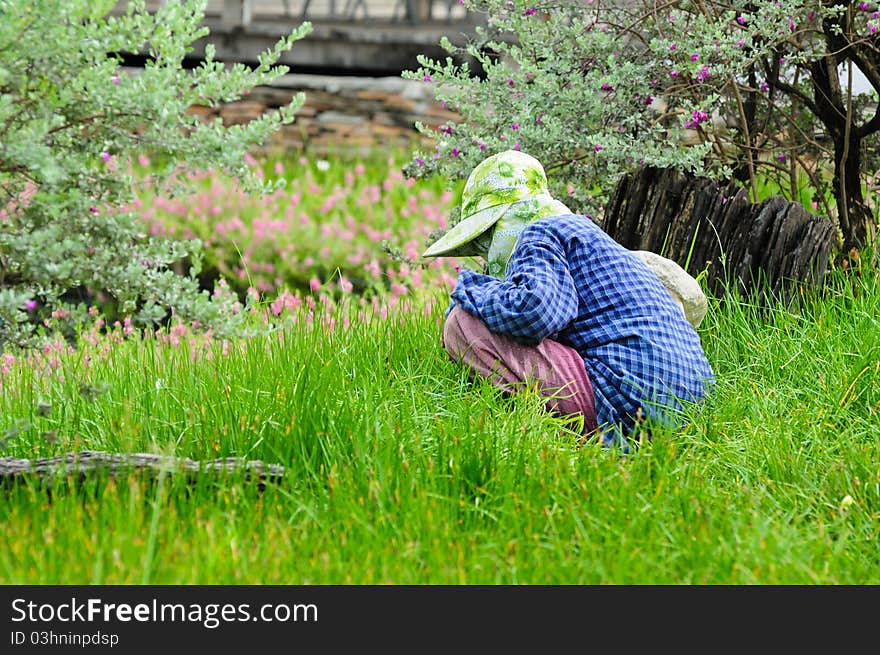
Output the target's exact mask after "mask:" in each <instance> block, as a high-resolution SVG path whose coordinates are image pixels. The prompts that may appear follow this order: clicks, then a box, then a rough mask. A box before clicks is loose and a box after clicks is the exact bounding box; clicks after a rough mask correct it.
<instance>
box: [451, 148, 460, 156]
mask: <svg viewBox="0 0 880 655" xmlns="http://www.w3.org/2000/svg"><path fill="white" fill-rule="evenodd" d="M459 154H460V153H459V151H458V148H453V149H452V156H453V157H458V155H459Z"/></svg>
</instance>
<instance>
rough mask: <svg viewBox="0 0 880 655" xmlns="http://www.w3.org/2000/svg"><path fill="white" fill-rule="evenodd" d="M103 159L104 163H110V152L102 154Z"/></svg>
mask: <svg viewBox="0 0 880 655" xmlns="http://www.w3.org/2000/svg"><path fill="white" fill-rule="evenodd" d="M101 159H103V160H104V161H110V153H109V152H102V153H101Z"/></svg>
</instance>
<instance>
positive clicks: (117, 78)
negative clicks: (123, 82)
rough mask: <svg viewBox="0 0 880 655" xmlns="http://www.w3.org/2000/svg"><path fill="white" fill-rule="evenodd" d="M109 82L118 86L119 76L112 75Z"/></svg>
mask: <svg viewBox="0 0 880 655" xmlns="http://www.w3.org/2000/svg"><path fill="white" fill-rule="evenodd" d="M110 81H111V82H112V83H113V84H119V75H114V76H113V77H111V78H110Z"/></svg>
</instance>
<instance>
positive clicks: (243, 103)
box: [191, 75, 458, 154]
mask: <svg viewBox="0 0 880 655" xmlns="http://www.w3.org/2000/svg"><path fill="white" fill-rule="evenodd" d="M299 91H302V92H304V93H305V97H306V101H305V104H304V105H303V106H302V107H301V108H300V110H299V111H298V112H297V114H296V121H295V122H294V123H293V124H292V125H288V126H285V127H284V128H283V129H281V130H279V131H278V132H276V133H275V134H273V135H272V137H271V138H270V141H269V142H268V143H267V148H269V149H273V148H281V149H294V150H302V151H305V152H311V153H318V154H320V153H327V152H338V151H339V150H352V151H355V152H358V153H366V152H369V151H373V150H375V149H376V148H389V149H392V150H393V149H401V148H410V147H412V146H414V145H421V146H424V145H430V144H431V141H432V139H430V138H428V137H426V136H424V135H421V134H420V133H419V132H418V131H417V130H416V129H415V123H416V122H417V121H421V122H422V123H424V124H425V125H428V126H432V127H437V126H439V125H441V124H443V123H444V122H445V121H447V120H451V119H453V120H454V119H457V118H458V116H457V115H456V114H455V113H454V112H451V111H448V110H447V109H445V108H444V107H443V106H442V105H441V104H440V103H438V102H437V101H436V100H435V99H434V96H433V91H432V88H431V87H430V85H428V84H425V83H423V82H417V81H414V80H404V79H403V78H395V77H379V78H363V77H340V76H324V75H285V76H283V77H282V78H281V79H279V80H277V81H276V83H275V84H273V85H272V86H263V87H257V88H255V89H253V90H252V91H251V93H250V94H249V95H248V96H247V97H245V98H243V99H241V100H239V101H237V102H232V103H229V104H226V105H222V106H220V107H216V108H208V107H201V106H197V107H193V108H192V109H191V111H192V112H193V113H196V114H199V115H201V116H204V117H206V118H211V117H217V116H219V117H220V118H222V120H223V122H224V124H226V125H234V124H240V123H246V122H248V121H250V120H253V119H254V118H257V117H258V116H260V115H261V114H262V113H263V112H265V111H268V110H271V109H274V108H277V107H280V106H283V105H285V104H287V103H289V102H290V99H291V98H292V96H293V95H294V94H295V93H297V92H299Z"/></svg>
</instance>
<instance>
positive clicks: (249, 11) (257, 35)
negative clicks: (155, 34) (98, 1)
mask: <svg viewBox="0 0 880 655" xmlns="http://www.w3.org/2000/svg"><path fill="white" fill-rule="evenodd" d="M164 2H165V0H151V1H148V2H147V7H148V9H150V10H155V9H158V8H159V7H160V6H161V5H162V4H163V3H164ZM127 4H128V1H127V0H120V1H119V2H118V3H117V6H116V9H115V10H114V11H116V12H121V11H124V9H125V6H126V5H127ZM304 21H310V22H311V23H312V26H313V30H312V33H311V34H310V35H308V36H307V37H306V38H304V39H301V40H300V41H297V43H296V44H295V45H294V47H293V49H292V50H291V51H290V52H287V53H285V54H284V55H282V57H281V60H280V63H282V64H286V65H288V66H291V68H295V69H296V70H298V71H299V72H312V73H315V72H321V73H329V74H345V75H368V76H369V75H378V76H385V75H399V74H400V72H401V71H403V70H414V69H416V68H417V67H418V62H417V61H416V55H418V54H425V55H428V56H430V57H433V58H445V57H446V56H447V53H446V52H445V51H444V50H442V48H440V45H439V44H440V39H441V38H442V37H444V36H445V37H448V38H449V39H450V41H452V42H453V43H456V44H464V43H465V42H466V40H467V38H468V36H469V35H471V34H473V32H474V28H475V27H476V26H477V25H479V24H484V23H485V17H484V16H482V15H477V14H473V13H469V12H467V11H466V10H465V9H464V7H462V6H461V5H460V4H459V3H458V0H340V1H339V2H337V0H208V4H207V8H206V11H205V24H206V26H207V27H208V28H209V29H210V34H209V35H208V36H207V37H206V38H204V39H201V40H199V41H197V42H196V43H195V44H194V52H193V57H194V58H198V57H201V56H203V55H204V49H205V45H206V44H207V43H211V44H213V46H214V47H215V49H216V58H217V59H219V60H228V61H243V62H255V61H256V60H257V57H258V55H259V54H260V53H261V52H264V51H265V50H267V49H270V48H271V47H272V46H274V44H275V43H276V42H277V41H278V39H280V38H281V37H283V36H286V35H287V34H289V33H290V32H291V31H292V30H293V29H294V28H295V27H297V26H299V25H300V24H301V23H302V22H304Z"/></svg>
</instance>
